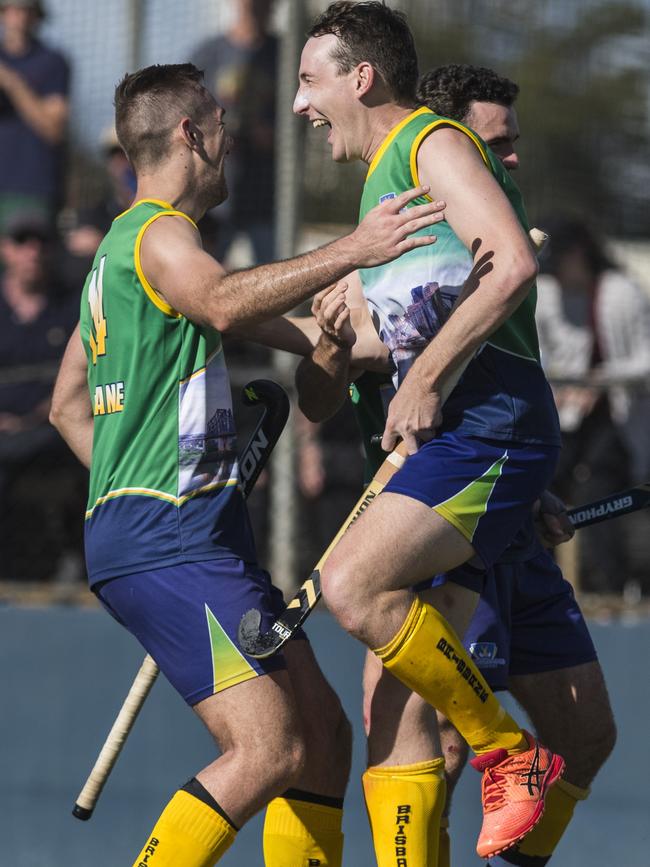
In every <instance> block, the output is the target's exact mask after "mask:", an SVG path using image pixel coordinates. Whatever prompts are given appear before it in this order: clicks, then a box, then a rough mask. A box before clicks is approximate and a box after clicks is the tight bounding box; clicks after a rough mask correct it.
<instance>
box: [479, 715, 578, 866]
mask: <svg viewBox="0 0 650 867" xmlns="http://www.w3.org/2000/svg"><path fill="white" fill-rule="evenodd" d="M524 734H525V735H526V738H527V740H528V744H529V749H528V750H525V752H523V753H516V755H514V756H509V755H508V752H507V750H503V749H499V750H492V752H489V753H484V754H483V755H480V756H476V758H474V759H472V760H471V763H470V764H471V765H472V767H474V768H476V770H477V771H482V772H483V783H482V797H483V827H482V828H481V833H480V834H479V838H478V843H477V844H476V851H477V852H478V854H479V857H480V858H492V857H494V856H495V855H498V854H499V852H503V851H504V850H505V849H509V848H510V847H511V846H514V845H515V843H518V842H519V841H520V840H521V839H522V838H523V837H525V836H526V834H528V833H529V832H530V831H532V830H533V828H534V827H535V825H536V824H537V823H538V822H539V820H540V819H541V818H542V815H543V813H544V798H545V797H546V792H547V791H548V789H549V787H550V786H552V785H553V783H554V782H555V781H556V780H557V779H558V777H559V776H560V775H561V774H562V771H563V770H564V759H563V758H562V757H561V756H556V755H555V754H554V753H552V752H551V751H550V750H548V749H547V748H546V747H544V746H542V745H541V744H540V743H538V742H537V741H536V740H535V738H534V737H533V736H532V735H531V734H529V733H528V732H524Z"/></svg>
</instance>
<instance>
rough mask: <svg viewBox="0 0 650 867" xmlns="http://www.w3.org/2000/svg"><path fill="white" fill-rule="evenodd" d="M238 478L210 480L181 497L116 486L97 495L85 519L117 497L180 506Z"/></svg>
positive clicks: (149, 490) (150, 489) (229, 486)
mask: <svg viewBox="0 0 650 867" xmlns="http://www.w3.org/2000/svg"><path fill="white" fill-rule="evenodd" d="M238 484H239V479H226V480H225V481H221V482H211V483H210V484H209V485H203V486H202V487H201V488H196V490H194V491H190V492H189V493H187V494H183V496H182V497H175V496H174V495H173V494H168V493H166V492H165V491H156V490H155V489H154V488H116V490H114V491H109V492H108V493H107V494H104V496H103V497H98V498H97V500H96V501H95V505H94V506H93V507H92V509H88V510H87V511H86V515H85V517H86V520H87V519H88V518H90V517H91V516H92V514H93V512H94V511H95V509H96V508H97V507H98V506H102V505H103V504H104V503H106V502H108V501H109V500H115V499H117V498H118V497H132V496H136V497H153V498H154V499H155V500H164V501H165V502H166V503H171V505H172V506H181V505H182V504H183V503H185V502H187V500H191V499H192V497H196V496H198V495H199V494H203V493H205V492H206V491H214V490H217V489H218V488H231V487H232V486H233V485H238Z"/></svg>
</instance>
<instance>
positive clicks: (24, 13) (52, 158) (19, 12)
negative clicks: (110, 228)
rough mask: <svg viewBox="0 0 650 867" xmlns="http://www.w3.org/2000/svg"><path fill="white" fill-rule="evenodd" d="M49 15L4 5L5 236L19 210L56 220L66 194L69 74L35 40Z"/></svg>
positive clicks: (0, 139)
mask: <svg viewBox="0 0 650 867" xmlns="http://www.w3.org/2000/svg"><path fill="white" fill-rule="evenodd" d="M44 14H45V13H44V9H43V4H42V3H40V2H39V0H22V2H20V0H14V2H12V3H4V2H0V24H1V25H2V36H1V37H0V232H1V231H2V230H3V229H4V227H5V226H6V225H7V221H8V220H11V218H13V216H15V215H16V214H17V213H20V212H29V213H32V214H34V213H37V212H38V213H40V214H42V215H43V216H44V217H46V218H48V219H51V218H53V217H54V214H55V211H56V208H57V205H58V199H59V195H60V192H61V182H62V178H63V159H62V158H63V152H62V151H63V148H62V145H63V142H64V139H65V131H66V123H67V119H68V78H69V72H68V64H67V62H66V60H65V59H64V58H63V57H62V55H61V54H59V53H58V52H56V51H53V50H52V49H51V48H48V47H47V46H46V45H44V44H43V43H42V42H40V41H39V40H38V39H37V38H36V36H35V32H36V29H37V27H38V25H39V23H40V21H41V19H42V18H43V17H44Z"/></svg>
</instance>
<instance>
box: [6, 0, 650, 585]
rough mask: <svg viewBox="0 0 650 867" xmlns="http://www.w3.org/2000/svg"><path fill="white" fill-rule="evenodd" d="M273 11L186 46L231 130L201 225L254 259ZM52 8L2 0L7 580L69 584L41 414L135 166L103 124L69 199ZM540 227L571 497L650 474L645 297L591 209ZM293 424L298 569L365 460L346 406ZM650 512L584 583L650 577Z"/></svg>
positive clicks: (269, 172) (57, 463)
mask: <svg viewBox="0 0 650 867" xmlns="http://www.w3.org/2000/svg"><path fill="white" fill-rule="evenodd" d="M271 11H272V0H239V2H238V4H237V14H236V15H235V18H234V20H233V24H232V26H231V27H230V29H229V30H228V31H227V32H225V33H223V34H221V35H219V36H216V37H213V38H211V39H207V40H206V41H205V42H204V43H203V44H201V45H198V46H197V48H196V53H195V56H194V58H192V59H193V60H194V62H195V63H196V64H197V65H198V66H199V67H200V68H202V69H204V70H205V73H206V83H207V86H208V87H209V88H210V89H211V90H212V92H213V93H214V95H215V96H216V98H217V100H218V102H220V103H221V104H222V105H223V106H224V107H225V108H226V110H227V123H228V129H229V132H230V134H231V135H232V136H233V138H234V141H235V146H234V148H233V152H232V154H231V156H230V160H229V162H228V183H229V189H230V198H229V200H228V202H227V203H225V205H223V206H222V207H220V208H219V209H218V212H217V211H215V212H211V213H209V214H208V215H207V216H206V218H205V219H204V221H203V225H202V231H203V236H204V243H205V244H206V246H207V247H208V248H209V249H210V250H211V252H213V253H214V255H216V256H217V258H219V259H220V260H222V261H225V262H226V263H227V262H228V259H229V256H230V254H231V249H232V244H233V241H234V240H235V239H236V238H238V237H240V236H242V235H245V236H247V240H248V242H249V247H250V250H251V262H250V263H251V264H252V263H254V262H265V261H270V260H271V259H272V258H273V250H274V237H273V236H274V232H273V209H274V190H273V177H274V160H275V150H274V122H275V117H274V106H275V98H274V94H275V78H276V69H277V58H278V43H277V39H276V38H275V37H274V36H273V35H272V34H271V32H270V30H269V20H270V15H271ZM44 14H45V9H44V8H43V5H42V4H41V3H40V2H39V0H23V2H12V3H0V25H1V27H2V32H1V35H0V580H11V581H37V580H47V581H54V582H74V581H80V580H82V579H83V578H84V566H83V554H82V543H83V540H82V534H83V513H84V509H85V498H86V486H87V478H86V474H85V471H84V470H83V469H82V468H81V467H80V466H79V465H78V464H77V462H76V460H75V459H74V458H73V457H72V455H71V454H70V453H69V452H68V450H67V448H66V447H65V446H64V445H63V443H62V441H61V440H60V439H59V437H58V435H57V434H56V433H55V431H54V429H53V428H52V427H51V426H50V424H49V422H48V412H49V397H50V392H51V388H52V384H53V381H54V377H55V375H56V370H57V367H58V362H59V360H60V358H61V355H62V353H63V350H64V348H65V345H66V342H67V339H68V337H69V335H70V333H71V331H72V329H73V328H74V326H75V324H76V321H77V319H78V313H79V311H78V304H79V296H80V292H81V288H82V286H83V282H84V280H85V277H86V274H87V272H88V270H89V268H90V264H91V263H92V260H93V257H94V254H95V251H96V249H97V247H98V245H99V243H100V241H101V238H102V237H103V235H104V233H105V232H106V231H107V230H108V228H109V226H110V223H111V221H112V219H113V218H114V217H115V216H117V214H119V213H121V212H122V211H123V210H125V209H126V208H128V207H129V205H130V203H131V201H132V197H133V193H134V178H133V174H132V172H131V169H130V166H129V164H128V162H127V160H126V158H125V156H124V154H123V152H122V150H121V149H120V147H119V144H118V142H117V140H116V138H115V136H114V133H113V132H112V131H110V130H109V131H107V132H106V133H105V134H104V135H103V137H102V140H101V143H100V146H101V173H102V176H103V181H102V188H103V193H102V195H101V196H98V197H97V199H96V201H94V202H93V203H92V204H91V206H87V205H84V207H79V206H76V207H71V206H70V203H69V202H67V201H66V195H65V190H66V188H67V187H68V188H69V187H70V184H69V175H70V173H71V172H72V171H73V167H71V165H70V164H69V161H68V163H67V164H66V145H69V144H70V143H69V142H67V140H66V136H67V133H66V130H67V122H68V114H69V85H70V69H69V67H68V63H67V62H66V59H65V58H64V57H63V56H62V55H61V54H60V53H59V52H57V51H56V50H54V49H52V48H51V47H49V46H48V45H46V44H45V43H44V42H42V41H41V40H39V38H38V28H39V24H40V22H41V20H42V18H43V16H44ZM73 73H74V70H73ZM253 81H254V82H255V86H252V85H251V82H253ZM251 165H255V167H256V171H255V173H252V172H251V171H250V170H249V167H250V166H251ZM66 173H67V174H66ZM66 180H67V181H68V183H67V184H66ZM542 228H544V229H545V230H546V231H548V233H549V234H550V236H551V241H550V244H549V246H548V248H547V250H546V252H545V255H544V257H543V259H542V262H541V272H542V273H541V274H540V278H539V281H538V289H539V301H538V328H539V336H540V344H541V351H542V360H543V364H544V365H545V368H546V370H547V373H548V375H549V377H550V378H551V380H552V382H553V388H554V393H555V397H556V402H557V406H558V411H559V415H560V421H561V427H562V431H563V437H564V449H563V453H562V458H561V461H560V465H559V467H558V471H557V476H556V479H555V489H556V492H557V493H558V494H559V495H560V496H561V497H562V498H563V499H564V500H565V501H566V502H567V503H568V504H572V505H577V504H581V503H585V502H588V501H590V500H594V499H597V498H599V497H602V496H605V495H607V494H609V493H611V492H613V491H616V490H620V489H623V488H625V487H628V486H630V485H633V484H638V483H641V482H644V481H646V480H648V479H650V437H648V429H649V426H650V425H649V423H650V299H649V298H648V296H647V295H646V294H645V293H644V291H643V290H642V289H641V288H639V287H638V286H637V285H636V284H635V283H634V282H633V281H632V280H631V279H630V278H629V277H628V276H627V275H626V273H625V271H624V270H623V269H622V268H621V267H619V265H618V264H617V263H616V262H615V261H614V260H613V259H612V258H611V257H610V255H609V253H608V252H607V250H606V247H605V246H604V245H603V242H602V241H601V240H600V239H599V238H598V236H597V235H596V234H595V233H594V232H593V231H592V229H591V228H590V227H589V226H588V225H587V223H586V222H585V221H584V220H580V219H558V218H553V219H549V220H548V221H546V222H545V223H544V224H543V226H542ZM226 351H227V353H228V355H229V363H230V366H231V368H232V367H237V366H239V367H241V368H247V367H255V369H256V370H259V369H264V368H268V366H269V364H270V357H269V354H268V353H267V352H266V351H264V350H261V349H259V348H258V349H255V348H251V347H246V346H243V345H242V344H237V343H234V342H233V341H230V342H229V345H228V346H227V350H226ZM269 372H270V371H269ZM244 378H245V377H244ZM249 421H250V420H249V419H247V418H246V417H244V418H243V424H244V428H246V426H247V423H248V422H249ZM295 425H296V435H297V449H296V455H297V457H296V460H297V478H298V486H299V497H300V502H301V508H300V509H299V510H298V513H299V521H300V525H301V526H300V528H299V529H298V532H297V535H296V538H297V539H300V540H301V541H300V546H299V552H298V561H299V570H300V573H299V574H300V575H301V576H303V577H304V576H306V575H307V574H308V573H309V572H310V571H311V567H312V566H313V563H314V562H315V561H316V560H317V559H318V557H319V555H320V553H321V552H322V550H323V549H324V548H325V547H326V546H327V544H328V542H329V541H330V539H331V538H332V537H333V535H334V534H335V533H336V531H337V530H338V528H339V526H340V524H341V523H342V521H343V519H344V518H345V516H346V515H347V513H348V512H349V510H350V508H351V507H352V505H353V503H354V502H355V501H356V499H357V497H358V494H359V490H360V487H361V478H362V466H361V465H362V462H361V460H360V445H359V437H358V434H357V432H356V429H355V426H354V425H355V422H354V419H353V418H352V414H351V412H350V410H349V408H344V409H343V410H342V411H341V412H340V413H339V414H338V415H337V416H336V417H334V418H333V419H332V420H330V421H329V422H327V423H326V424H323V425H321V426H316V425H312V424H311V423H309V422H307V421H306V419H304V418H299V417H298V418H297V419H296V421H295ZM245 438H246V430H244V432H243V434H242V437H241V439H242V441H244V440H245ZM267 494H268V477H267V478H266V487H265V481H264V480H262V484H261V486H260V489H259V490H258V491H257V492H256V494H255V496H254V497H253V500H252V504H251V505H252V511H253V517H254V522H255V524H256V529H257V533H258V537H259V539H260V547H261V548H262V561H264V548H265V540H266V537H267V531H268V509H267V506H268V497H267ZM648 514H649V513H640V514H638V515H635V516H630V517H628V518H625V519H622V520H618V521H610V522H605V523H603V524H600V525H598V526H597V527H595V528H593V529H591V530H590V529H586V530H582V531H581V533H580V551H581V556H580V572H579V576H578V577H579V581H580V585H581V587H582V588H583V589H585V590H590V591H597V592H610V593H626V592H630V588H632V590H633V591H634V592H650V577H649V575H648V568H647V566H648V557H649V551H650V547H649V545H648V538H650V534H648Z"/></svg>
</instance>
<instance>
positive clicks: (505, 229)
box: [382, 129, 537, 452]
mask: <svg viewBox="0 0 650 867" xmlns="http://www.w3.org/2000/svg"><path fill="white" fill-rule="evenodd" d="M418 171H419V174H420V178H421V179H422V181H423V182H425V183H427V184H429V185H430V186H431V194H432V195H433V196H435V197H442V196H444V197H445V201H446V203H447V206H446V209H445V215H446V219H447V221H448V223H449V224H450V226H451V227H452V228H453V230H454V232H455V233H456V234H457V235H458V237H459V238H460V240H461V241H462V242H463V243H464V244H465V246H466V247H467V248H468V249H470V250H472V252H473V255H474V268H473V270H472V273H471V275H470V277H469V278H468V280H467V281H466V284H465V286H464V288H463V290H462V292H461V295H460V297H459V300H458V303H457V304H456V307H455V309H454V311H453V313H452V315H451V316H450V317H449V319H448V321H447V322H446V323H445V325H444V326H443V327H442V328H441V330H440V332H439V333H438V334H437V335H436V337H435V338H434V339H433V340H432V341H431V343H430V344H429V346H428V347H427V348H426V350H425V351H424V352H423V353H422V355H421V356H420V357H419V358H418V360H417V361H416V362H415V364H414V365H413V367H412V368H411V370H410V371H409V373H408V375H407V377H406V379H405V381H404V382H403V383H402V385H401V386H400V389H399V392H398V394H397V395H396V397H395V398H394V399H393V401H392V403H391V406H390V410H389V413H388V419H387V425H386V432H385V435H384V439H383V442H382V445H383V447H384V448H385V449H387V450H390V449H392V447H393V445H394V444H395V442H396V440H397V439H398V438H399V437H400V436H401V437H402V438H403V439H404V440H405V441H406V443H407V445H408V448H409V451H410V452H414V451H416V450H417V447H418V442H420V441H426V440H429V439H431V437H432V436H433V435H434V432H435V429H436V426H437V425H438V424H439V422H440V409H441V405H442V400H444V397H446V393H445V392H446V390H448V387H449V383H450V381H451V378H452V376H453V375H454V372H455V371H457V370H458V368H459V367H460V366H461V365H462V364H463V363H464V362H465V361H466V360H467V359H469V358H470V357H471V356H472V354H473V353H474V352H475V351H476V350H477V349H478V348H479V347H480V345H481V344H482V343H483V342H484V341H485V340H486V339H487V338H488V337H489V336H490V334H492V333H493V332H494V331H495V330H496V329H497V328H498V327H499V326H500V325H501V324H502V323H503V322H504V321H505V320H506V319H507V318H508V317H509V316H511V315H512V313H513V312H514V311H515V310H516V309H517V307H518V306H519V304H520V303H521V302H522V301H523V299H524V298H525V297H526V294H527V293H528V291H529V290H530V287H531V285H532V283H533V281H534V279H535V276H536V274H537V260H536V259H535V256H534V253H533V250H532V248H531V245H530V242H529V240H528V238H527V236H526V234H525V232H524V230H523V229H522V227H521V225H520V223H519V221H518V220H517V217H516V215H515V213H514V211H513V209H512V207H511V205H510V203H509V202H508V199H507V198H506V196H505V194H504V193H503V191H502V190H501V188H500V187H499V185H498V183H497V182H496V180H495V179H494V178H493V177H492V175H491V173H490V172H489V170H488V169H487V168H486V166H485V164H484V162H483V160H482V158H481V155H480V153H479V151H478V150H477V148H476V146H475V145H474V144H473V143H472V142H471V140H470V139H469V138H468V137H467V136H466V135H465V134H464V133H461V132H459V131H457V130H452V129H442V130H439V131H437V132H436V133H435V134H432V135H430V136H429V137H428V138H427V139H426V140H425V141H424V143H423V144H422V146H421V148H420V151H419V154H418ZM441 395H442V398H441Z"/></svg>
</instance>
